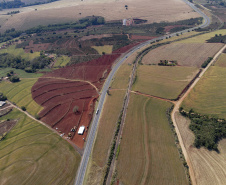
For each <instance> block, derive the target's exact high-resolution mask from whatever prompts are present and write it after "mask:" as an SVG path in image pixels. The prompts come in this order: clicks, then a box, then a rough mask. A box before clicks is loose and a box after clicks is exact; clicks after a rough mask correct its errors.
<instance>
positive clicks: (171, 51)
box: [142, 43, 223, 67]
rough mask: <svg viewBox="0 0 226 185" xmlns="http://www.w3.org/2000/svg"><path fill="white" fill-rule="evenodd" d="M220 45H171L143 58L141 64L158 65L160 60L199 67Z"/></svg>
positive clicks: (153, 51) (157, 49)
mask: <svg viewBox="0 0 226 185" xmlns="http://www.w3.org/2000/svg"><path fill="white" fill-rule="evenodd" d="M221 47H223V44H220V43H189V44H184V43H172V44H167V45H164V46H161V47H158V48H156V49H154V50H152V51H150V52H149V53H148V54H147V55H145V56H144V58H143V60H142V63H143V64H158V63H159V62H160V60H176V61H177V62H178V65H180V66H192V67H201V65H202V64H203V62H204V61H206V60H207V59H208V57H212V56H214V55H215V54H216V53H217V52H218V51H219V50H220V48H221Z"/></svg>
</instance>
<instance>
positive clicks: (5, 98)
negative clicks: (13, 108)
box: [0, 93, 7, 101]
mask: <svg viewBox="0 0 226 185" xmlns="http://www.w3.org/2000/svg"><path fill="white" fill-rule="evenodd" d="M5 100H7V97H6V96H5V95H4V94H3V93H0V101H5Z"/></svg>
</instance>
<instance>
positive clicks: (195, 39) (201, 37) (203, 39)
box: [178, 29, 226, 43]
mask: <svg viewBox="0 0 226 185" xmlns="http://www.w3.org/2000/svg"><path fill="white" fill-rule="evenodd" d="M215 34H222V35H225V34H226V29H224V30H217V31H214V32H211V33H206V34H203V35H199V36H197V37H192V38H190V39H186V40H181V41H178V42H179V43H205V42H206V40H208V39H210V38H211V37H214V36H215Z"/></svg>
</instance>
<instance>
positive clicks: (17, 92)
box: [0, 78, 42, 116]
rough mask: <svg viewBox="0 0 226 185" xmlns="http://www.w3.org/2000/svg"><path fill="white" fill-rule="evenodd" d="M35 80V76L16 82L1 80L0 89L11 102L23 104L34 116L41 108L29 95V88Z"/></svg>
mask: <svg viewBox="0 0 226 185" xmlns="http://www.w3.org/2000/svg"><path fill="white" fill-rule="evenodd" d="M36 81H37V79H35V78H34V79H22V80H21V81H20V82H17V83H10V82H6V81H3V82H1V83H0V89H1V92H2V93H3V94H4V95H6V96H7V98H8V99H9V100H10V101H11V102H14V103H16V105H17V106H19V107H22V106H25V107H26V109H27V111H28V112H29V113H30V114H32V115H33V116H35V115H37V114H38V113H39V112H40V111H41V110H42V107H41V106H40V105H38V104H37V103H36V102H35V101H34V100H33V99H32V96H31V88H32V86H33V85H34V84H35V82H36Z"/></svg>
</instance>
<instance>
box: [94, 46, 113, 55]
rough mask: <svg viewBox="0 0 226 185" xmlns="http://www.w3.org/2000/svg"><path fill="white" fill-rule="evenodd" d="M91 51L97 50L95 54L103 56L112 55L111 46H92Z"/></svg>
mask: <svg viewBox="0 0 226 185" xmlns="http://www.w3.org/2000/svg"><path fill="white" fill-rule="evenodd" d="M92 48H93V49H95V50H97V52H98V53H99V54H100V55H102V54H103V53H105V54H111V53H112V48H113V46H112V45H104V46H92Z"/></svg>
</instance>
